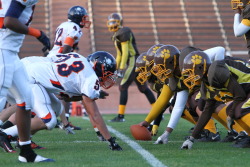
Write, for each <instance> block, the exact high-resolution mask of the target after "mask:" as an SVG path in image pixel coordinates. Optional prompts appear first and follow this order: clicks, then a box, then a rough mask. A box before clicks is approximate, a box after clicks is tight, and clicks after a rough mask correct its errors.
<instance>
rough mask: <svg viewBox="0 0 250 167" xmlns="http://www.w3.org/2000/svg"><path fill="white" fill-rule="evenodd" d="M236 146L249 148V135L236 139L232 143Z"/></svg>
mask: <svg viewBox="0 0 250 167" xmlns="http://www.w3.org/2000/svg"><path fill="white" fill-rule="evenodd" d="M232 146H233V147H237V148H250V137H249V136H247V137H244V138H241V139H239V140H236V142H235V144H233V145H232Z"/></svg>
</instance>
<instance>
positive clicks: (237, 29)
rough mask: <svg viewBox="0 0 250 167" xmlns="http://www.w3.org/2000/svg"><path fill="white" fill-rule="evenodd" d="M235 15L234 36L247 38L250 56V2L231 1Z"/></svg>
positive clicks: (244, 0) (243, 0) (242, 0)
mask: <svg viewBox="0 0 250 167" xmlns="http://www.w3.org/2000/svg"><path fill="white" fill-rule="evenodd" d="M231 5H232V8H233V9H234V10H235V15H234V35H235V36H236V37H240V36H243V35H244V36H245V39H246V41H247V48H248V55H249V56H250V31H249V30H250V20H249V19H250V2H249V0H231Z"/></svg>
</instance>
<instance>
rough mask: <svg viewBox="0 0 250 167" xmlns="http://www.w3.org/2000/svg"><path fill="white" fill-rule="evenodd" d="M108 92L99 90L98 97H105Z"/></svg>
mask: <svg viewBox="0 0 250 167" xmlns="http://www.w3.org/2000/svg"><path fill="white" fill-rule="evenodd" d="M108 95H109V94H108V93H107V92H105V91H104V90H100V95H99V99H106V96H108Z"/></svg>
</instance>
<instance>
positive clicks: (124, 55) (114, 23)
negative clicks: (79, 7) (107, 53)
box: [107, 13, 155, 122]
mask: <svg viewBox="0 0 250 167" xmlns="http://www.w3.org/2000/svg"><path fill="white" fill-rule="evenodd" d="M122 21H123V19H122V17H121V16H120V15H119V14H118V13H112V14H110V15H109V16H108V21H107V27H108V29H109V31H111V32H114V34H113V36H112V40H113V42H114V45H115V48H116V52H117V55H116V63H117V70H118V77H120V78H122V80H121V82H120V86H119V90H120V103H119V110H118V115H117V116H116V117H115V118H114V119H112V120H110V121H111V122H124V121H125V119H124V114H125V110H126V104H127V100H128V88H129V86H130V85H131V84H132V82H133V81H135V83H136V85H137V87H138V89H139V91H140V92H141V93H144V94H145V96H146V97H147V99H148V101H149V103H150V104H154V102H155V97H154V94H153V93H152V91H151V90H150V88H148V86H147V84H144V85H141V84H140V83H139V82H138V81H137V80H136V76H137V74H138V73H137V72H135V61H136V58H137V57H138V56H139V52H138V50H137V46H136V42H135V37H134V34H133V32H132V31H131V29H130V28H129V27H123V25H122Z"/></svg>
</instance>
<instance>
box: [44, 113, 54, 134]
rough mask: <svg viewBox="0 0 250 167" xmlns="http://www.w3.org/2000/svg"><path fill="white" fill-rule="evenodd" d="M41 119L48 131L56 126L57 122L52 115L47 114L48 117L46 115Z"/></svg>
mask: <svg viewBox="0 0 250 167" xmlns="http://www.w3.org/2000/svg"><path fill="white" fill-rule="evenodd" d="M41 119H42V121H43V122H44V123H45V125H46V127H47V129H48V130H51V129H53V128H54V127H55V126H56V124H57V120H56V117H55V115H54V114H50V113H49V114H48V115H46V117H43V118H41Z"/></svg>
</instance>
